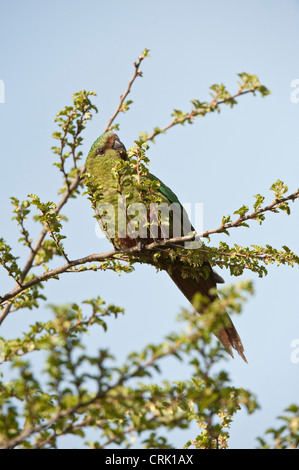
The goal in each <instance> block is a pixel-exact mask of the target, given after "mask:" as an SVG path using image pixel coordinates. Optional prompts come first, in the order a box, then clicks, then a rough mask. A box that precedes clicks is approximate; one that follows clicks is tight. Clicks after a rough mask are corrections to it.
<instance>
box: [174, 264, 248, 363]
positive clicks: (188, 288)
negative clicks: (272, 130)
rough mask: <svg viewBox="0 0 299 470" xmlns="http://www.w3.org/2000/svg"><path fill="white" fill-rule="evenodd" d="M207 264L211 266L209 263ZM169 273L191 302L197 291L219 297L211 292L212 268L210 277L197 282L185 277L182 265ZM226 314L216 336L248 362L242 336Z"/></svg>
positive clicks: (213, 280)
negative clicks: (223, 323) (223, 325)
mask: <svg viewBox="0 0 299 470" xmlns="http://www.w3.org/2000/svg"><path fill="white" fill-rule="evenodd" d="M207 266H208V267H209V268H210V266H209V265H208V264H207ZM168 274H169V276H170V277H171V279H172V280H173V282H174V283H175V284H176V285H177V287H178V288H179V289H180V291H181V292H182V293H183V294H184V296H185V297H186V298H187V299H188V300H189V302H192V299H193V297H194V295H195V294H196V293H197V292H200V293H201V294H202V295H204V296H206V297H208V298H210V299H211V301H213V300H215V298H217V297H216V296H212V295H211V294H210V293H209V291H210V289H211V288H212V287H216V282H215V276H214V273H213V271H212V269H211V268H210V275H209V277H208V278H207V279H205V278H204V277H203V278H202V279H201V280H200V282H196V281H195V280H194V279H193V278H188V277H187V278H183V276H182V274H181V268H180V266H177V267H175V268H174V269H173V270H172V271H171V272H168ZM198 313H203V311H198ZM225 315H226V317H225V319H224V320H225V325H226V326H225V327H223V328H222V329H221V330H220V331H217V334H215V336H216V337H217V338H218V340H219V341H220V343H221V344H222V345H223V346H224V347H225V349H226V350H227V351H228V352H229V354H230V355H231V356H232V357H234V355H233V351H232V348H233V349H235V350H236V351H237V352H238V353H239V354H240V356H241V357H242V359H243V360H244V361H245V362H247V359H246V357H245V355H244V347H243V344H242V341H241V338H240V336H239V335H238V332H237V330H236V328H235V327H234V324H233V322H232V321H231V319H230V317H229V315H228V314H227V313H226V314H225ZM227 325H229V326H227Z"/></svg>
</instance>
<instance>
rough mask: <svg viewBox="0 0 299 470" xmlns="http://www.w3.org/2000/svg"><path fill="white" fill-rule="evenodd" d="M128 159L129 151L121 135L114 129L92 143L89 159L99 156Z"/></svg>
mask: <svg viewBox="0 0 299 470" xmlns="http://www.w3.org/2000/svg"><path fill="white" fill-rule="evenodd" d="M107 157H109V158H114V159H115V160H117V159H119V158H121V159H123V160H126V159H127V151H126V147H125V146H124V144H123V143H122V142H121V141H120V140H119V137H118V136H117V135H116V134H114V133H113V132H112V131H109V132H105V134H103V135H101V136H100V137H98V138H97V140H96V141H95V142H94V143H93V144H92V146H91V149H90V151H89V154H88V159H94V158H96V159H98V158H107Z"/></svg>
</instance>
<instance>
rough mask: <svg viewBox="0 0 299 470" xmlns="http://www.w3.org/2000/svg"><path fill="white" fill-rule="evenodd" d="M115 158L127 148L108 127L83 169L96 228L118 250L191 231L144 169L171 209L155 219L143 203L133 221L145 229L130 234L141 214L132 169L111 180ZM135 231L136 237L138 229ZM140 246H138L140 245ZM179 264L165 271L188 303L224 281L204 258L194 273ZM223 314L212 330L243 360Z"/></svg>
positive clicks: (152, 208) (160, 184) (172, 198)
mask: <svg viewBox="0 0 299 470" xmlns="http://www.w3.org/2000/svg"><path fill="white" fill-rule="evenodd" d="M121 160H123V161H126V160H128V156H127V151H126V148H125V146H124V145H123V143H122V142H121V141H120V140H119V138H118V136H117V135H116V134H115V133H113V132H112V131H109V132H106V133H105V134H103V135H101V136H100V137H99V138H98V139H97V140H96V141H95V142H94V143H93V145H92V146H91V149H90V151H89V154H88V156H87V159H86V169H87V172H88V173H89V174H90V177H91V182H92V184H93V185H94V187H97V188H100V189H98V190H96V196H97V193H98V194H99V195H100V206H101V210H100V213H99V212H98V215H100V217H99V219H100V221H102V229H103V230H104V231H105V234H106V236H107V237H108V239H109V240H110V241H111V242H112V243H113V245H114V247H115V248H118V249H122V248H129V247H133V246H136V245H137V244H138V243H140V239H143V241H142V242H143V243H146V244H148V243H151V242H154V241H156V240H157V239H165V238H166V239H167V238H173V235H175V236H182V235H183V234H185V235H186V230H185V231H183V227H182V224H187V226H188V225H189V226H190V230H189V232H191V231H192V230H194V229H193V227H192V225H191V223H190V221H189V219H188V216H187V214H186V211H185V210H184V209H183V207H182V205H181V203H180V202H179V199H178V198H177V196H176V195H175V194H174V193H173V192H172V191H171V189H170V188H168V187H167V186H166V185H165V184H164V183H163V182H162V181H161V180H159V178H157V177H156V176H154V175H152V174H151V173H149V174H148V175H147V178H148V179H149V180H150V181H152V182H155V183H156V186H157V193H158V194H159V197H160V199H159V202H160V203H162V204H163V203H164V204H166V205H168V206H169V205H171V207H172V208H173V211H172V212H171V215H170V216H168V217H167V216H166V217H164V218H161V217H158V215H157V211H156V209H155V205H154V204H151V205H148V207H147V209H149V208H150V209H149V210H147V211H146V213H145V214H143V217H145V218H146V220H142V219H140V217H139V219H138V222H139V224H137V225H138V226H139V228H140V227H141V228H142V229H143V230H145V232H143V236H141V237H139V236H138V237H137V236H136V234H135V235H134V227H135V228H136V219H135V220H133V225H132V215H133V214H136V211H137V212H139V214H140V213H142V210H141V209H142V207H141V203H142V201H143V200H142V198H141V195H140V191H139V189H140V188H139V187H138V175H137V171H136V175H133V176H132V175H130V176H127V177H125V178H124V180H123V181H122V182H121V183H120V182H119V184H117V181H116V177H115V168H116V165H117V164H118V163H119V162H120V161H121ZM136 186H137V187H136ZM149 191H151V189H149ZM127 205H128V210H127ZM124 207H125V208H124ZM132 207H133V210H132V212H131V213H129V209H130V208H132ZM149 212H150V216H149ZM128 214H129V215H128ZM101 217H102V218H101ZM133 219H134V218H133ZM149 220H150V222H151V223H150V224H146V223H145V222H146V221H149ZM103 221H105V222H103ZM134 224H135V225H134ZM175 227H179V228H180V231H181V233H179V234H177V232H176V234H175V233H174V232H175V230H174V228H175ZM153 231H154V233H153ZM138 234H139V235H140V232H138ZM140 246H141V248H142V244H141V245H140ZM159 249H160V250H163V253H164V254H165V253H167V248H163V247H161V248H159ZM183 267H184V266H183V263H182V261H181V260H176V261H175V263H172V264H171V268H169V267H168V266H167V264H166V265H165V270H166V271H167V273H168V274H169V276H170V277H171V279H172V280H173V281H174V283H175V284H176V285H177V287H178V288H179V289H180V290H181V292H182V293H183V294H184V295H185V297H186V298H187V299H188V300H189V301H190V302H191V303H192V299H193V297H194V295H195V294H196V293H197V292H199V293H201V294H202V295H203V296H205V297H207V298H208V299H210V300H211V301H213V300H214V299H215V298H217V296H216V295H214V294H211V293H210V289H212V288H215V287H216V284H218V283H223V282H224V280H223V279H222V277H221V276H219V275H218V274H217V273H215V272H214V271H213V270H212V268H211V266H210V264H209V263H208V262H207V261H206V262H204V263H203V265H202V266H200V267H199V268H198V269H199V270H200V272H199V273H197V274H198V275H197V276H191V275H187V276H186V272H185V273H184V274H183ZM198 313H203V311H198ZM223 318H224V325H225V326H224V327H223V328H222V329H220V331H219V330H218V331H217V332H216V333H215V334H216V336H217V338H218V340H219V341H220V342H221V343H222V345H223V346H224V348H225V349H226V350H227V351H228V352H229V353H230V354H231V356H232V357H233V352H232V348H233V349H235V350H236V351H237V352H238V353H239V354H240V356H241V357H242V358H243V359H244V361H245V362H247V360H246V357H245V355H244V348H243V344H242V341H241V339H240V337H239V335H238V332H237V330H236V328H235V327H234V325H233V323H232V321H231V319H230V317H229V315H228V314H227V313H225V314H224V317H223Z"/></svg>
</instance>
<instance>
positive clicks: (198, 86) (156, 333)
mask: <svg viewBox="0 0 299 470" xmlns="http://www.w3.org/2000/svg"><path fill="white" fill-rule="evenodd" d="M1 19H2V21H1V30H0V44H1V47H0V80H3V82H4V84H5V103H0V135H1V139H0V155H1V168H2V179H1V199H0V208H1V223H0V236H2V237H4V238H5V239H6V240H8V241H9V242H10V244H11V245H12V246H14V247H15V249H16V250H19V248H18V246H17V239H18V232H17V230H16V227H15V225H14V223H13V222H12V221H11V207H10V203H9V197H10V196H16V197H19V198H20V199H24V198H26V196H27V194H29V193H36V194H38V195H39V196H40V197H41V199H42V200H55V201H57V200H58V196H57V189H58V187H59V185H60V175H59V174H58V172H57V169H56V168H55V167H53V166H52V163H53V162H54V156H53V154H52V153H51V150H50V148H51V146H52V145H55V143H53V139H52V138H51V134H52V132H53V131H54V130H55V125H54V118H55V114H56V112H57V111H58V110H60V109H62V108H63V107H64V106H65V105H66V104H68V103H70V102H71V96H72V94H73V93H74V92H76V91H78V90H81V89H87V90H93V91H95V92H96V93H97V95H98V96H97V98H96V99H95V104H96V105H97V106H98V108H99V114H98V115H96V116H95V117H94V119H93V120H92V122H91V123H90V124H89V125H88V127H87V129H86V132H85V140H84V145H83V147H82V149H83V152H84V154H85V155H86V154H87V152H88V150H89V147H90V145H91V144H92V143H93V141H94V140H95V139H96V137H98V135H100V134H101V132H102V130H103V129H104V128H105V125H106V123H107V121H108V119H109V117H110V116H111V114H112V112H113V111H114V109H115V107H116V105H117V103H118V100H119V95H120V94H121V93H122V92H123V91H124V90H125V88H126V86H127V83H128V80H129V78H130V77H131V75H132V71H133V67H132V63H133V61H134V60H135V59H136V57H137V56H138V55H139V54H140V53H141V51H142V50H143V49H144V48H145V47H147V48H149V49H150V51H151V52H150V54H151V58H150V59H148V60H146V61H145V62H144V64H143V66H142V70H143V75H144V76H143V78H142V79H139V80H138V81H136V83H135V85H134V89H133V92H132V94H131V95H130V99H132V100H133V101H134V104H133V105H132V108H131V111H130V112H129V113H127V114H126V115H122V116H121V117H120V118H119V119H118V122H119V123H120V131H119V133H118V134H119V136H120V138H121V140H122V141H123V143H124V144H125V145H126V146H127V147H129V146H130V145H131V144H132V143H133V141H134V139H135V138H136V137H137V136H138V134H139V132H140V131H150V130H151V129H152V128H153V127H154V126H157V125H158V126H163V125H165V124H167V123H168V122H169V120H170V117H169V116H170V114H171V112H172V110H173V108H179V109H183V110H189V109H190V100H191V99H195V98H196V99H199V100H201V101H204V100H208V98H209V90H208V87H209V86H210V85H212V84H213V83H220V82H223V83H224V84H225V85H227V87H228V88H229V90H231V91H232V92H233V91H234V90H236V89H237V85H236V82H237V75H236V74H237V73H239V72H243V71H245V72H248V73H253V74H256V75H258V77H259V78H260V80H261V81H262V83H264V84H265V85H266V86H267V87H268V88H270V89H271V90H272V95H270V96H268V97H266V98H264V99H261V98H260V97H258V96H257V97H253V96H252V95H247V96H244V97H242V98H241V99H240V102H239V105H238V106H237V107H236V108H234V109H233V110H230V109H228V108H227V109H226V108H225V109H222V112H221V114H220V115H218V114H217V115H216V114H213V115H208V116H207V117H206V118H204V119H200V120H198V121H196V122H195V124H194V125H192V126H185V127H181V126H180V127H177V128H175V129H171V130H170V131H169V133H167V135H165V136H164V135H162V136H159V137H158V138H157V140H156V145H151V147H150V150H149V153H148V156H149V157H150V159H151V171H152V172H153V173H154V174H156V175H157V176H159V178H160V179H162V180H163V181H164V182H165V183H166V184H167V185H169V186H170V187H171V188H172V189H173V191H174V192H175V193H176V194H177V195H178V197H179V198H180V200H181V201H182V202H202V203H203V207H204V229H212V228H215V227H218V226H219V224H220V221H221V218H222V216H223V215H227V214H229V213H230V214H232V213H233V212H234V210H236V209H238V208H239V207H240V206H241V205H242V204H252V203H253V202H254V199H253V195H254V194H257V193H261V194H263V195H265V196H266V197H267V198H268V201H269V202H271V201H272V199H271V197H272V193H271V192H270V191H269V188H270V186H271V185H272V183H273V182H274V181H276V180H277V179H278V178H279V179H281V180H283V181H284V182H285V183H287V184H288V186H289V190H290V192H293V191H295V190H296V189H297V188H298V186H299V184H298V174H299V163H298V139H299V137H298V135H299V134H298V112H299V103H298V104H295V103H292V101H291V99H290V95H291V92H292V90H293V89H292V88H291V82H292V80H294V79H298V78H299V68H298V60H297V57H298V43H299V29H298V20H299V2H298V0H286V1H284V2H281V1H278V0H272V1H271V2H269V1H267V0H252V1H251V2H250V3H249V2H245V1H240V0H239V1H237V0H228V1H226V2H223V1H221V0H214V1H199V0H197V1H193V0H186V1H185V2H181V1H176V0H163V1H161V0H159V1H157V0H151V2H146V1H143V0H139V1H137V0H115V1H114V2H113V3H112V2H104V1H95V0H86V1H85V2H79V1H77V0H72V1H70V0H64V1H63V2H61V1H57V0H53V1H51V2H49V1H48V2H38V1H30V0H29V1H26V2H19V1H14V0H10V1H9V2H8V1H7V0H3V1H2V3H1ZM65 213H66V214H67V216H68V217H69V222H68V223H67V224H66V225H65V233H66V234H67V235H68V239H67V242H66V244H65V245H66V249H67V252H68V254H69V256H70V257H71V258H78V257H80V256H84V255H87V254H90V253H95V252H101V251H104V250H106V249H107V248H108V247H109V245H108V242H106V241H103V240H99V239H98V238H97V237H96V235H95V230H94V229H95V221H94V219H93V217H92V215H93V214H92V211H91V209H90V207H89V203H88V201H87V200H86V198H79V199H77V200H75V201H71V202H70V204H69V205H68V207H67V209H66V210H65ZM298 218H299V204H298V203H297V204H294V205H293V206H292V214H291V216H290V217H287V215H286V214H284V213H283V214H281V215H277V214H270V215H269V216H268V217H267V220H266V222H265V223H264V224H263V225H262V226H261V227H260V226H258V225H257V224H252V229H251V230H248V229H245V228H244V229H240V230H236V231H235V232H234V233H233V232H232V234H231V237H230V239H229V240H226V241H228V242H229V243H231V244H233V243H238V244H244V245H245V244H247V245H249V244H251V243H252V244H254V243H256V244H266V243H270V244H271V245H272V246H274V247H277V248H279V247H281V246H282V245H288V246H289V247H290V248H291V249H292V250H294V251H295V252H296V253H298V252H299V241H298ZM33 233H35V234H37V228H35V227H33ZM219 239H220V238H219V237H215V243H218V241H219ZM17 252H18V254H19V255H20V256H21V259H22V260H24V261H25V257H24V252H21V251H17ZM57 262H58V261H56V263H57ZM221 275H223V277H224V278H225V280H226V282H227V283H230V282H234V281H235V279H232V278H230V276H229V273H228V272H222V273H221ZM243 278H250V279H252V280H253V281H254V286H255V296H254V297H253V298H251V299H250V301H249V302H248V303H247V304H246V306H245V308H244V312H243V314H242V316H241V317H238V318H236V319H235V324H236V326H237V329H238V331H239V333H240V335H241V337H242V339H243V343H244V346H245V350H246V356H247V358H248V361H249V365H248V366H247V365H245V364H244V363H243V362H242V361H241V359H239V358H238V357H237V358H236V359H235V360H230V361H228V362H227V363H225V364H224V367H225V368H226V369H227V370H228V371H229V373H230V376H231V377H232V380H233V383H234V384H235V385H236V386H238V387H239V386H243V387H244V388H248V389H250V390H251V391H253V392H255V393H256V394H257V397H258V400H259V402H260V404H261V409H260V410H259V411H258V412H256V413H255V414H254V415H253V416H250V417H248V416H247V415H246V413H245V412H240V413H239V415H237V416H236V419H235V421H234V423H233V425H232V428H231V440H230V445H231V447H235V448H238V447H254V446H255V445H256V441H255V437H256V436H258V435H261V434H262V433H263V431H264V430H265V429H266V428H267V427H269V426H272V425H274V424H275V417H276V416H278V415H279V414H281V412H282V410H283V408H284V407H286V406H288V405H289V404H290V403H291V402H298V391H299V380H298V377H299V364H294V363H292V362H291V359H290V357H291V352H292V348H291V346H290V344H291V341H293V340H294V339H296V338H299V307H298V296H297V291H298V270H297V268H293V269H291V268H287V267H279V268H276V267H269V274H268V276H267V277H266V278H264V279H259V278H258V277H257V276H255V275H253V274H250V273H248V274H247V275H244V276H243ZM0 281H1V292H6V291H7V290H8V289H9V288H10V287H11V281H10V280H9V279H7V277H6V275H5V273H3V272H0ZM149 291H150V293H151V294H150V295H148V292H149ZM46 293H47V295H48V297H49V299H51V302H53V301H54V302H57V303H63V302H70V301H76V302H80V301H82V300H84V299H87V298H90V297H94V296H96V295H101V296H102V297H103V298H104V299H105V300H107V302H114V303H116V304H118V305H121V306H123V307H125V309H126V315H125V316H124V317H123V318H121V319H119V320H118V321H117V322H114V323H113V322H112V323H111V328H110V333H109V335H108V336H107V337H101V346H102V345H109V346H110V347H111V349H112V350H113V352H114V353H115V354H116V355H117V356H119V357H121V358H122V357H124V356H125V354H126V353H128V352H130V351H131V350H132V348H134V349H138V348H141V347H142V346H143V345H145V344H146V343H148V342H153V341H156V342H157V341H159V340H160V339H161V338H162V337H163V336H164V335H165V334H167V333H169V331H171V330H173V329H175V328H177V325H176V323H175V321H174V318H175V316H176V314H177V313H178V312H179V310H180V307H181V306H185V307H187V306H188V302H187V301H186V300H185V298H184V297H183V296H182V294H181V293H180V292H179V291H178V290H177V288H176V287H175V285H174V284H172V283H171V281H170V279H169V278H168V277H167V275H166V274H163V273H159V274H156V272H155V270H153V269H152V268H151V267H147V266H140V267H138V268H137V269H136V271H135V273H133V274H131V275H128V276H124V275H122V276H120V277H119V276H117V275H116V274H113V273H86V274H82V276H81V275H74V276H67V275H65V276H63V277H62V278H61V281H60V283H57V282H54V281H52V282H49V283H48V284H47V286H46ZM145 299H146V301H145ZM48 315H49V313H48V311H47V310H46V309H45V308H42V309H40V310H39V311H38V312H33V313H32V312H25V311H22V312H20V313H15V314H12V315H11V316H10V317H9V318H8V319H7V321H6V322H5V324H4V326H3V328H2V332H1V334H2V335H5V336H7V337H13V336H15V335H17V334H19V333H20V332H21V331H23V330H25V329H26V325H28V323H32V322H33V321H34V320H36V319H38V318H42V319H46V318H47V317H48ZM124 332H125V333H124ZM93 341H94V346H95V347H98V344H97V338H94V339H93ZM184 374H185V372H184V368H178V366H177V364H176V363H175V364H171V365H170V366H169V368H168V370H167V372H165V377H166V378H170V379H172V380H176V379H181V378H184V377H185V375H184ZM192 431H193V433H194V434H193V436H195V435H196V432H197V430H196V429H193V430H192ZM186 436H187V437H186ZM191 437H192V436H191ZM189 438H190V433H187V434H186V433H184V434H182V433H180V432H176V433H174V434H173V442H174V444H175V445H176V446H177V447H181V446H182V445H183V444H184V443H185V441H186V440H187V439H189ZM66 445H70V446H72V445H76V444H75V441H71V440H70V441H68V442H67V444H66Z"/></svg>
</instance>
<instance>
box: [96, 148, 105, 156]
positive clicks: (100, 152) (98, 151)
mask: <svg viewBox="0 0 299 470" xmlns="http://www.w3.org/2000/svg"><path fill="white" fill-rule="evenodd" d="M96 153H97V155H104V153H105V149H104V148H99V149H97V151H96Z"/></svg>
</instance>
